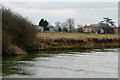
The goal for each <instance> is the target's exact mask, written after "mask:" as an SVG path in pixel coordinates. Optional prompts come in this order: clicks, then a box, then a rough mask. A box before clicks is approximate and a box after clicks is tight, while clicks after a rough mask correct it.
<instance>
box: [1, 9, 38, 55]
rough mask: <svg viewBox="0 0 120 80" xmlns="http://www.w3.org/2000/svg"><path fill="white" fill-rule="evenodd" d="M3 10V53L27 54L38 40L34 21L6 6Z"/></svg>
mask: <svg viewBox="0 0 120 80" xmlns="http://www.w3.org/2000/svg"><path fill="white" fill-rule="evenodd" d="M1 11H2V53H3V55H16V54H25V53H26V52H25V51H28V50H29V49H30V48H31V46H33V45H34V41H35V40H36V31H35V27H34V26H33V24H32V22H31V21H29V20H28V19H27V18H24V17H22V16H21V15H20V14H18V13H15V12H13V11H12V10H10V9H7V8H5V7H2V8H1Z"/></svg>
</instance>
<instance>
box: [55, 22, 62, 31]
mask: <svg viewBox="0 0 120 80" xmlns="http://www.w3.org/2000/svg"><path fill="white" fill-rule="evenodd" d="M60 27H61V23H60V22H59V21H57V22H55V28H56V30H58V29H59V28H60Z"/></svg>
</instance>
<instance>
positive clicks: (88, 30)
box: [82, 25, 96, 33]
mask: <svg viewBox="0 0 120 80" xmlns="http://www.w3.org/2000/svg"><path fill="white" fill-rule="evenodd" d="M82 30H83V32H84V33H96V28H95V27H93V26H91V25H89V26H87V25H85V26H84V27H83V28H82Z"/></svg>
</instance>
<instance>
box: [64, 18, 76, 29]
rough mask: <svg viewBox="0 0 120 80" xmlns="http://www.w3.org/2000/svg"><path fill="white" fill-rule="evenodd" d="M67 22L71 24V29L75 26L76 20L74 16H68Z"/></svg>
mask: <svg viewBox="0 0 120 80" xmlns="http://www.w3.org/2000/svg"><path fill="white" fill-rule="evenodd" d="M66 22H67V25H68V26H69V28H70V31H71V30H72V28H74V25H75V20H74V19H73V18H68V19H67V20H66Z"/></svg>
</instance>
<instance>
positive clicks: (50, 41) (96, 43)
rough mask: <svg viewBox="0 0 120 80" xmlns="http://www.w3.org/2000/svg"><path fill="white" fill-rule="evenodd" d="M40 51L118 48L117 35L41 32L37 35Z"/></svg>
mask: <svg viewBox="0 0 120 80" xmlns="http://www.w3.org/2000/svg"><path fill="white" fill-rule="evenodd" d="M37 39H38V44H39V50H43V49H66V48H78V47H79V48H93V47H96V48H99V47H104V46H106V47H107V46H118V42H119V41H120V38H119V37H118V35H117V34H82V33H63V32H39V33H38V34H37Z"/></svg>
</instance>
